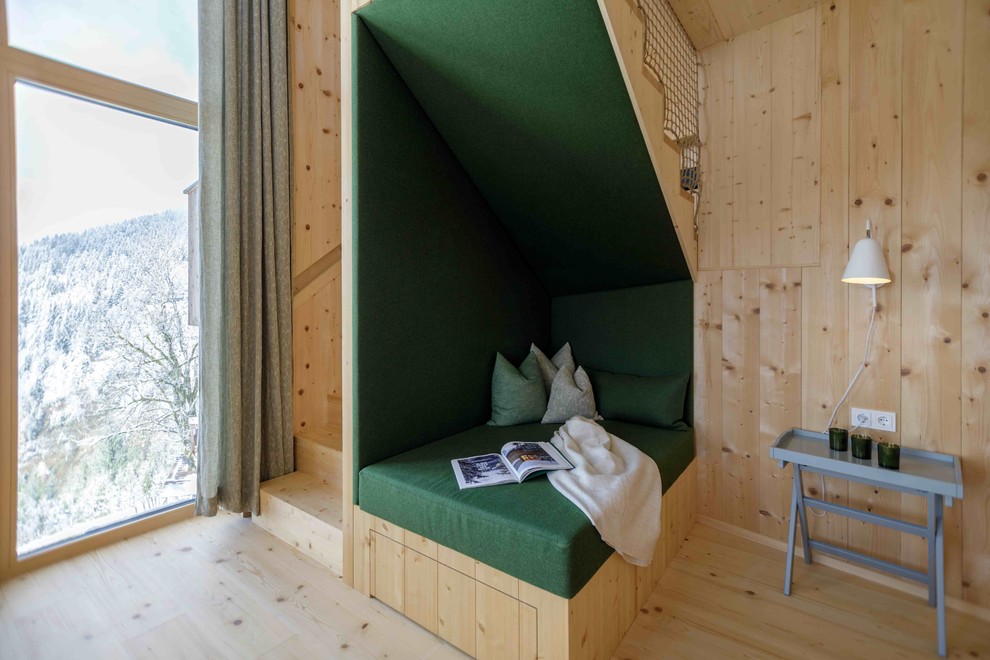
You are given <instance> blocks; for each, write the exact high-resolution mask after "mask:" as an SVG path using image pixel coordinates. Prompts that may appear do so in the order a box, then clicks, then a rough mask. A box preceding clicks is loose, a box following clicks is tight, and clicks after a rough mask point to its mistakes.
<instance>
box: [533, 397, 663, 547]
mask: <svg viewBox="0 0 990 660" xmlns="http://www.w3.org/2000/svg"><path fill="white" fill-rule="evenodd" d="M551 442H552V443H553V445H554V446H555V447H557V449H559V450H561V451H562V452H563V453H564V455H565V456H566V457H567V458H568V459H569V460H570V461H571V463H572V464H573V465H574V469H573V470H558V471H556V472H551V473H550V475H549V479H550V483H552V484H553V485H554V488H556V489H557V490H558V491H560V492H561V493H562V494H563V495H564V497H566V498H567V499H569V500H570V501H571V502H574V504H576V505H577V507H578V508H579V509H581V510H582V511H583V512H584V514H585V515H586V516H588V519H589V520H591V522H592V524H593V525H594V526H595V528H596V529H597V530H598V533H599V534H601V536H602V540H603V541H605V543H607V544H609V545H610V546H612V547H613V548H615V550H616V551H617V552H618V553H619V554H620V555H622V557H623V559H625V560H626V561H627V562H629V563H630V564H635V565H636V566H649V565H650V563H651V562H652V561H653V549H654V547H655V546H656V544H657V539H659V538H660V494H661V492H662V490H661V487H660V470H659V469H658V468H657V464H656V463H655V462H654V461H653V459H651V458H650V457H649V456H647V455H646V454H644V453H643V452H641V451H640V450H639V449H637V448H636V447H634V446H632V445H631V444H629V443H628V442H626V441H625V440H622V439H621V438H618V437H616V436H614V435H612V434H610V433H609V432H608V431H606V430H605V429H604V428H602V427H601V426H599V425H598V424H596V423H595V422H593V421H591V420H590V419H585V418H584V417H572V418H571V419H569V420H568V421H567V422H566V423H565V424H564V425H563V426H561V427H560V428H559V429H558V430H557V432H556V433H554V436H553V440H551Z"/></svg>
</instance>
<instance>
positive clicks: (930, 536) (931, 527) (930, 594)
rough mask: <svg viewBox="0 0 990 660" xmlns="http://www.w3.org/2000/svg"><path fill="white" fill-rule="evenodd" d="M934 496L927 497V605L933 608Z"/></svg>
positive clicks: (934, 578) (934, 582)
mask: <svg viewBox="0 0 990 660" xmlns="http://www.w3.org/2000/svg"><path fill="white" fill-rule="evenodd" d="M937 516H938V514H936V512H935V494H934V493H932V494H929V495H928V604H929V605H931V606H932V607H934V606H935V585H936V584H937V583H938V580H937V577H936V575H935V521H936V518H937Z"/></svg>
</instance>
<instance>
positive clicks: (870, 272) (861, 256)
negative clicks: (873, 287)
mask: <svg viewBox="0 0 990 660" xmlns="http://www.w3.org/2000/svg"><path fill="white" fill-rule="evenodd" d="M842 281H843V282H846V283H847V284H887V283H888V282H890V271H888V270H887V261H886V260H885V259H884V258H883V249H881V248H880V243H878V242H877V240H876V239H875V238H862V239H860V240H858V241H857V242H856V245H854V246H853V251H852V255H851V256H850V257H849V263H848V264H846V270H845V272H844V273H842Z"/></svg>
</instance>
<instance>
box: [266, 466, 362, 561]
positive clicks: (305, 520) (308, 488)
mask: <svg viewBox="0 0 990 660" xmlns="http://www.w3.org/2000/svg"><path fill="white" fill-rule="evenodd" d="M253 520H254V522H255V524H256V525H258V526H259V527H261V528H262V529H264V530H266V531H268V532H269V533H271V534H273V535H274V536H276V537H278V538H279V539H281V540H282V541H284V542H286V543H288V544H289V545H291V546H293V547H295V548H297V549H298V550H299V551H300V552H302V553H303V554H304V555H307V556H309V557H311V558H313V559H315V560H316V561H318V562H320V563H321V564H323V565H324V566H326V567H327V568H329V569H330V570H332V571H333V572H335V573H337V574H338V575H339V574H341V573H342V572H343V564H344V534H343V528H344V514H343V506H342V502H341V492H340V487H339V486H337V485H334V484H328V483H325V482H324V481H322V480H321V479H319V478H317V477H315V476H312V475H309V474H305V473H303V472H298V471H297V472H293V473H292V474H287V475H285V476H284V477H279V478H278V479H272V480H270V481H266V482H265V483H263V484H261V515H260V516H254V518H253Z"/></svg>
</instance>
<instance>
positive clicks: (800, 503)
mask: <svg viewBox="0 0 990 660" xmlns="http://www.w3.org/2000/svg"><path fill="white" fill-rule="evenodd" d="M794 495H795V497H797V507H798V517H799V518H800V519H801V547H802V548H804V563H805V564H810V563H811V543H810V539H809V534H808V514H807V513H806V512H805V509H804V480H803V479H802V478H801V468H800V467H798V466H797V464H795V465H794ZM822 495H823V496H824V493H823V494H822Z"/></svg>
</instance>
